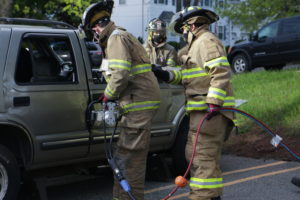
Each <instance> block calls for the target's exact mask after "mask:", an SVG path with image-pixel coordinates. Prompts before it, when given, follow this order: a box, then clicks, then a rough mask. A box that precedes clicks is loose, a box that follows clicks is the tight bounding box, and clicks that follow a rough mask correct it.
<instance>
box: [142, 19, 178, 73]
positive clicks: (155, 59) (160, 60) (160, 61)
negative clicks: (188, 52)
mask: <svg viewBox="0 0 300 200" xmlns="http://www.w3.org/2000/svg"><path fill="white" fill-rule="evenodd" d="M147 31H148V41H146V42H145V44H144V47H145V49H146V52H147V54H148V56H149V58H150V62H151V64H157V65H160V66H162V67H166V66H168V67H179V66H178V65H177V52H176V50H175V48H174V47H173V46H171V45H169V44H168V43H167V42H166V40H167V36H166V34H167V30H166V23H165V22H164V21H163V20H161V19H159V18H154V19H152V20H151V21H150V22H149V24H148V27H147Z"/></svg>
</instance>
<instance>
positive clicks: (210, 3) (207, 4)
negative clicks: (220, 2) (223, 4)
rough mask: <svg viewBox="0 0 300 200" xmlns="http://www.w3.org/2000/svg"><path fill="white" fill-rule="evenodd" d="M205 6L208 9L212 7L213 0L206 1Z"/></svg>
mask: <svg viewBox="0 0 300 200" xmlns="http://www.w3.org/2000/svg"><path fill="white" fill-rule="evenodd" d="M204 5H205V6H207V7H211V6H212V1H211V0H205V2H204Z"/></svg>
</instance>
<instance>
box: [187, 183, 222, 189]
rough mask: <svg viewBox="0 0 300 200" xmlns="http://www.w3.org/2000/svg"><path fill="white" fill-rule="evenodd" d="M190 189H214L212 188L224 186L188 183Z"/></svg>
mask: <svg viewBox="0 0 300 200" xmlns="http://www.w3.org/2000/svg"><path fill="white" fill-rule="evenodd" d="M190 187H196V188H202V189H214V188H222V187H224V184H216V185H197V184H193V183H190Z"/></svg>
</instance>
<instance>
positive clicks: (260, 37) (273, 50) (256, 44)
mask: <svg viewBox="0 0 300 200" xmlns="http://www.w3.org/2000/svg"><path fill="white" fill-rule="evenodd" d="M278 27H279V22H273V23H271V24H268V25H266V26H265V27H263V28H262V29H260V30H259V31H258V32H257V36H256V38H255V40H254V41H253V55H252V57H253V65H254V66H268V65H272V64H274V63H277V62H278V61H279V60H280V57H279V51H278V48H277V46H276V43H275V42H274V39H275V37H276V36H277V33H278Z"/></svg>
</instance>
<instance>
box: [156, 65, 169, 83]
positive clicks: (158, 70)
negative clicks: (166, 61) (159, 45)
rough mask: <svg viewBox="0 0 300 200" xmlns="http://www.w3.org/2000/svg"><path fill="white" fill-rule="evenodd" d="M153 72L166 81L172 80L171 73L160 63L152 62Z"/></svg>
mask: <svg viewBox="0 0 300 200" xmlns="http://www.w3.org/2000/svg"><path fill="white" fill-rule="evenodd" d="M152 72H153V73H154V74H155V76H156V77H157V78H158V79H160V80H162V81H165V82H169V81H170V74H169V72H168V71H165V70H163V69H162V67H161V66H160V65H155V64H152Z"/></svg>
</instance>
